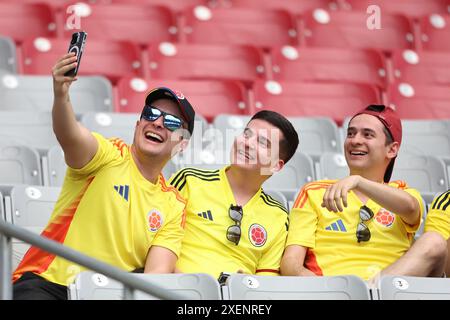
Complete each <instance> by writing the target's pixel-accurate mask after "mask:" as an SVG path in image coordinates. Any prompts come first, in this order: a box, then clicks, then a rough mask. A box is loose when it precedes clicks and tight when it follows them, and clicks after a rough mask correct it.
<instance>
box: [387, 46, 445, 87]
mask: <svg viewBox="0 0 450 320" xmlns="http://www.w3.org/2000/svg"><path fill="white" fill-rule="evenodd" d="M392 61H393V68H394V74H393V78H394V80H395V81H397V82H406V83H419V84H435V85H447V86H449V85H450V52H439V51H421V52H416V51H414V50H402V51H395V52H394V54H393V55H392Z"/></svg>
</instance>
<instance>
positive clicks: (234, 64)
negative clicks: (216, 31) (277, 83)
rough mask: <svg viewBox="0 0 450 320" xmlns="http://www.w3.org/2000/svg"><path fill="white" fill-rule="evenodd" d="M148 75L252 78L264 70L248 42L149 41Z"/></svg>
mask: <svg viewBox="0 0 450 320" xmlns="http://www.w3.org/2000/svg"><path fill="white" fill-rule="evenodd" d="M149 56H150V76H151V77H152V78H156V79H229V80H243V81H253V80H254V79H256V78H258V77H261V75H263V73H264V67H263V65H264V62H263V58H262V53H261V52H260V51H259V50H257V49H256V48H254V47H250V46H238V45H235V46H232V45H228V46H226V45H202V44H175V43H169V42H163V43H160V44H159V45H154V46H152V45H151V44H150V45H149Z"/></svg>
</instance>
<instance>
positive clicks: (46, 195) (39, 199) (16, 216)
mask: <svg viewBox="0 0 450 320" xmlns="http://www.w3.org/2000/svg"><path fill="white" fill-rule="evenodd" d="M59 192H60V188H51V187H43V186H37V185H31V184H28V185H15V186H13V187H12V189H11V212H9V213H8V212H7V213H6V214H7V221H11V222H12V223H13V224H15V225H17V226H20V227H22V228H25V229H27V230H28V231H32V232H35V233H38V234H40V233H41V232H42V231H43V230H44V228H45V226H46V225H47V223H48V221H49V219H50V215H51V213H52V211H53V208H54V206H55V203H56V200H57V199H58V196H59ZM8 215H9V216H8ZM29 247H30V246H29V245H28V244H26V243H23V242H22V241H20V240H17V239H14V240H13V268H14V269H15V267H17V265H18V264H19V262H20V261H21V260H22V257H23V255H24V254H25V253H26V251H27V250H28V248H29Z"/></svg>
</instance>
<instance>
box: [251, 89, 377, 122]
mask: <svg viewBox="0 0 450 320" xmlns="http://www.w3.org/2000/svg"><path fill="white" fill-rule="evenodd" d="M254 99H255V103H254V107H255V108H256V110H258V109H261V108H268V109H272V110H275V111H278V112H280V113H282V114H284V115H286V116H299V117H319V116H326V117H330V118H332V119H333V120H334V121H336V122H337V124H339V125H340V124H341V123H342V122H343V120H344V118H345V117H348V116H351V115H352V114H354V113H355V112H357V111H358V110H360V109H362V108H363V107H365V106H367V105H369V104H372V103H375V104H376V103H379V102H380V98H379V93H378V91H377V89H376V88H375V87H374V86H369V85H362V84H346V83H311V82H275V81H267V82H265V81H256V82H255V84H254Z"/></svg>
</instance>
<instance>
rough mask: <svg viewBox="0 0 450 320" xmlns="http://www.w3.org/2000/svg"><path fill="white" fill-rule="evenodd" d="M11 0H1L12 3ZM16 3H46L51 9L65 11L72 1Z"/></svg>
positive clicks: (37, 0)
mask: <svg viewBox="0 0 450 320" xmlns="http://www.w3.org/2000/svg"><path fill="white" fill-rule="evenodd" d="M11 2H12V1H11V0H0V3H11ZM16 2H20V3H22V4H24V3H27V4H32V3H45V4H46V5H48V6H49V7H51V8H52V9H64V10H65V8H66V6H67V4H69V3H70V2H73V0H72V1H70V0H20V1H16Z"/></svg>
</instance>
